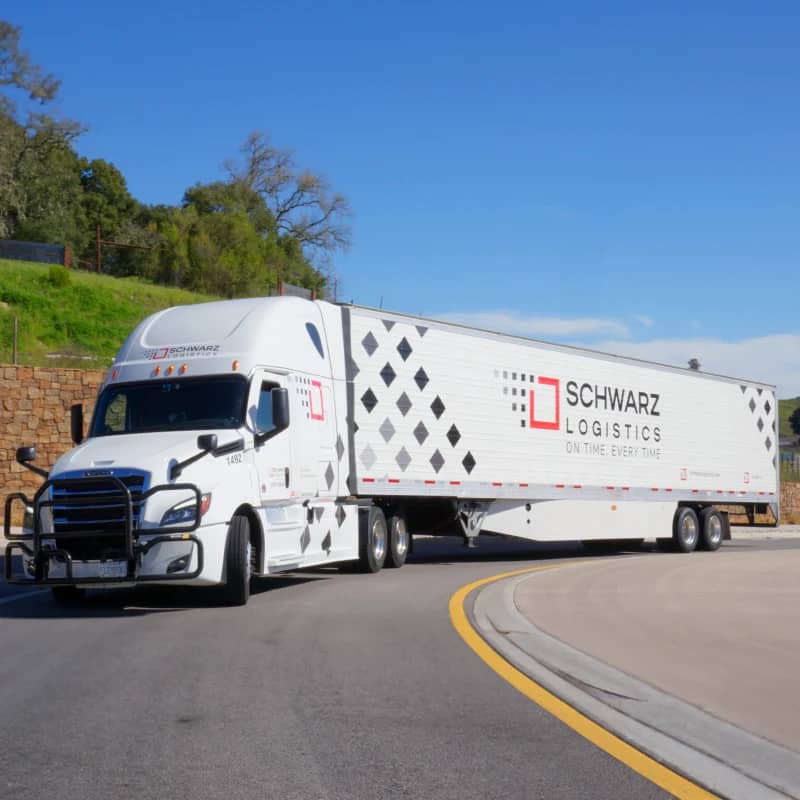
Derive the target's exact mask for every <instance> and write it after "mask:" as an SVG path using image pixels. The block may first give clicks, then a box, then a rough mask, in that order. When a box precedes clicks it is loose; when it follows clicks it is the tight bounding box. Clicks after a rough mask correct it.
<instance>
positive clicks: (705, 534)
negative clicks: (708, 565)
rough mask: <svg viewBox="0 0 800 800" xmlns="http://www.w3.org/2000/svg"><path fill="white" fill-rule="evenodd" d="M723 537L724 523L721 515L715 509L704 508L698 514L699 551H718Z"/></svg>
mask: <svg viewBox="0 0 800 800" xmlns="http://www.w3.org/2000/svg"><path fill="white" fill-rule="evenodd" d="M724 536H725V522H724V520H723V518H722V514H720V512H719V511H717V509H716V508H710V507H709V508H704V509H703V510H702V511H701V512H700V541H699V543H698V547H699V548H700V549H701V550H719V547H720V545H721V544H722V539H723V538H724Z"/></svg>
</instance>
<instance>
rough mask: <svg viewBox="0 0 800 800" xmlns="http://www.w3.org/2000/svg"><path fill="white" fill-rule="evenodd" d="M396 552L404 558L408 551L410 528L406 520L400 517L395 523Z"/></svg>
mask: <svg viewBox="0 0 800 800" xmlns="http://www.w3.org/2000/svg"><path fill="white" fill-rule="evenodd" d="M394 530H395V537H394V541H395V548H394V549H395V552H396V553H397V555H398V556H400V558H402V557H403V556H404V555H405V554H406V553H407V552H408V529H407V528H406V521H405V520H404V519H398V520H397V522H396V523H395V529H394Z"/></svg>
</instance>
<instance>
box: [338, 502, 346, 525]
mask: <svg viewBox="0 0 800 800" xmlns="http://www.w3.org/2000/svg"><path fill="white" fill-rule="evenodd" d="M346 519H347V512H346V511H345V510H344V506H336V524H337V525H338V526H339V527H340V528H341V527H342V523H343V522H344V521H345V520H346Z"/></svg>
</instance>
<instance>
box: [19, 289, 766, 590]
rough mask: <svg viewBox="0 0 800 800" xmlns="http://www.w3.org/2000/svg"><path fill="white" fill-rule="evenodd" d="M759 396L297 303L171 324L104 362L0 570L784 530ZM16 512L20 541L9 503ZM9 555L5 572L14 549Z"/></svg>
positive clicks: (266, 569) (195, 566)
mask: <svg viewBox="0 0 800 800" xmlns="http://www.w3.org/2000/svg"><path fill="white" fill-rule="evenodd" d="M776 419H777V402H776V400H775V391H774V387H772V386H768V385H765V384H761V383H753V382H751V381H744V380H738V379H731V378H725V377H720V376H715V375H709V374H706V373H702V372H698V371H693V370H682V369H676V368H672V367H667V366H662V365H658V364H651V363H646V362H642V361H636V360H632V359H627V358H621V357H617V356H612V355H608V354H604V353H596V352H591V351H588V350H582V349H577V348H572V347H565V346H560V345H555V344H548V343H544V342H538V341H532V340H529V339H523V338H518V337H513V336H506V335H502V334H497V333H491V332H487V331H480V330H475V329H472V328H466V327H462V326H458V325H452V324H448V323H443V322H436V321H433V320H428V319H422V318H418V317H411V316H407V315H402V314H394V313H390V312H386V311H380V310H375V309H368V308H361V307H357V306H352V305H334V304H331V303H327V302H323V301H316V302H311V301H307V300H301V299H299V298H290V297H281V298H263V299H251V300H231V301H224V302H217V303H208V304H200V305H193V306H179V307H175V308H170V309H166V310H165V311H162V312H159V313H157V314H154V315H153V316H151V317H149V318H147V319H146V320H144V321H143V322H142V323H141V324H140V325H139V326H137V328H136V329H135V330H134V331H133V333H132V334H131V335H130V336H129V338H128V339H127V341H126V342H125V344H124V345H123V346H122V348H121V350H120V352H119V354H118V355H117V357H116V359H115V361H114V364H113V366H112V368H111V369H110V370H109V374H108V376H107V379H106V381H105V382H104V384H103V385H102V387H101V389H100V392H99V396H98V399H97V403H96V406H95V410H94V414H93V417H92V421H91V424H90V427H89V432H88V437H87V438H86V439H85V440H84V436H83V417H82V410H81V409H80V407H75V408H73V410H72V423H73V425H72V427H73V439H74V440H75V442H76V447H75V448H74V449H72V450H70V451H69V452H68V453H66V454H65V455H64V456H63V457H61V458H60V459H59V460H58V461H57V462H56V464H54V465H53V467H52V468H51V469H50V470H49V471H46V470H44V469H42V468H40V467H36V466H34V465H33V464H32V461H33V460H34V458H35V450H34V448H32V447H23V448H20V449H19V451H18V453H17V460H18V461H19V462H20V463H21V464H23V465H25V466H27V467H28V468H30V469H34V470H35V471H37V472H39V473H40V474H41V475H42V476H43V478H45V482H44V483H43V485H42V487H41V488H40V489H39V491H38V492H37V494H36V495H35V497H34V498H27V497H25V496H24V495H22V494H16V495H12V496H10V497H9V499H8V500H7V503H6V515H5V525H6V530H5V534H6V536H7V538H9V540H10V544H9V545H8V548H7V551H6V570H7V575H6V577H7V579H8V580H9V581H11V582H18V583H28V584H31V583H35V584H46V585H51V586H53V589H54V593H55V594H56V596H57V597H58V598H60V599H70V598H74V596H75V595H76V594H78V593H79V592H80V591H81V589H82V587H84V586H87V585H101V586H107V585H120V584H123V585H130V584H134V583H141V582H153V583H167V582H173V581H183V582H185V583H187V584H192V585H217V584H219V585H221V586H222V587H223V591H224V592H225V594H226V596H227V599H228V600H229V601H230V602H232V603H244V602H246V601H247V598H248V595H249V583H250V577H251V576H252V575H270V574H273V573H277V572H282V571H286V570H295V569H299V568H306V567H312V566H318V565H321V564H329V563H341V562H357V563H358V564H359V566H360V568H361V569H362V570H364V571H368V572H377V571H378V570H380V569H381V568H382V567H383V566H385V565H386V566H392V567H399V566H402V564H403V563H404V562H405V560H406V556H407V554H408V552H409V548H410V546H411V541H412V540H411V533H412V532H414V531H419V532H423V531H424V532H435V531H444V532H450V531H452V529H453V527H454V526H458V527H459V528H460V530H461V531H462V533H463V534H464V536H465V538H466V540H467V542H469V543H472V542H473V540H474V538H475V537H476V536H477V535H478V534H479V533H480V532H481V531H486V532H492V533H497V534H507V535H513V536H518V537H523V538H526V539H531V540H537V541H548V540H550V541H555V540H559V541H563V540H569V539H579V540H583V541H592V540H608V539H614V540H621V539H644V538H656V539H658V540H659V541H660V542H661V543H662V544H667V545H669V546H671V547H674V548H677V549H679V550H681V551H684V552H689V551H691V550H694V549H695V548H696V547H703V548H706V549H710V550H715V549H717V548H718V547H719V546H720V543H721V542H722V540H723V538H725V536H726V527H727V524H728V518H727V515H726V514H725V512H724V510H723V509H724V507H725V506H726V505H729V504H735V505H737V506H744V508H745V509H746V510H747V511H748V513H749V514H750V515H751V516H752V515H753V514H755V512H757V511H758V512H766V511H769V510H771V512H772V515H773V518H774V519H775V521H776V522H777V519H778V502H777V497H778V473H777V464H778V454H777V440H778V437H777V432H776V424H777V423H776ZM15 502H20V503H23V504H25V505H26V506H28V507H31V508H32V509H33V513H32V525H31V527H30V530H26V531H24V532H23V533H22V534H17V535H15V534H14V533H13V532H12V531H11V529H10V519H11V514H10V508H11V506H13V504H14V503H15ZM16 554H19V555H21V556H22V559H21V564H22V566H21V567H20V568H19V569H17V571H16V572H15V571H14V568H13V564H14V563H17V562H16V561H15V559H13V558H12V556H14V555H16Z"/></svg>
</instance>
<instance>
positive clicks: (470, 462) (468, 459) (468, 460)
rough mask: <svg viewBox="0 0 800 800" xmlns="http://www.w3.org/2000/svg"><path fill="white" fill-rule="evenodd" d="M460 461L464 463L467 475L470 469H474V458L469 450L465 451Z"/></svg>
mask: <svg viewBox="0 0 800 800" xmlns="http://www.w3.org/2000/svg"><path fill="white" fill-rule="evenodd" d="M461 463H462V464H463V465H464V469H465V470H466V471H467V475H469V474H470V473H471V472H472V470H473V469H475V459H474V458H473V456H472V453H470V452H467V454H466V455H465V456H464V460H463V461H462V462H461Z"/></svg>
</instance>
